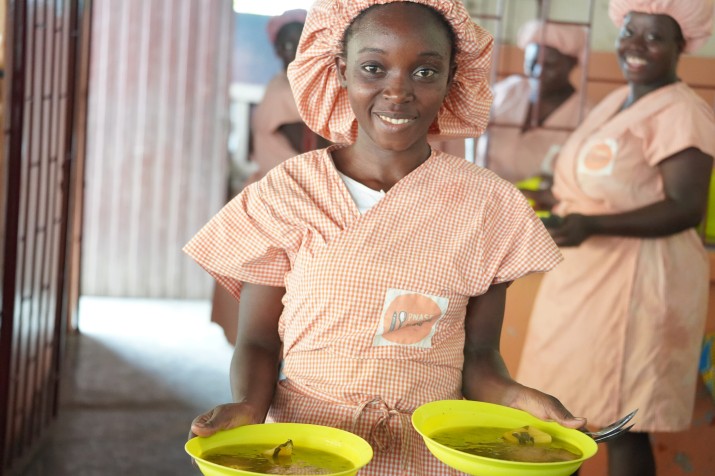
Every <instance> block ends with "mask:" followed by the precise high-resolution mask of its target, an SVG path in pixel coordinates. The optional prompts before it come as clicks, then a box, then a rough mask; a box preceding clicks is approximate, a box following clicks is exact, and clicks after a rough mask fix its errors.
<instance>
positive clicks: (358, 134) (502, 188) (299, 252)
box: [185, 0, 584, 476]
mask: <svg viewBox="0 0 715 476" xmlns="http://www.w3.org/2000/svg"><path fill="white" fill-rule="evenodd" d="M492 44H493V39H492V37H491V35H489V33H487V32H486V31H485V30H483V29H481V28H480V27H479V26H477V25H476V24H475V23H474V22H473V21H472V20H471V18H470V16H469V14H468V13H467V11H466V9H465V7H464V5H463V3H462V2H461V0H420V1H394V0H393V1H390V0H319V1H318V2H316V3H315V4H314V5H313V8H312V9H311V10H310V13H309V14H308V18H307V21H306V24H305V29H304V31H303V36H302V37H301V42H300V45H299V48H298V54H297V56H296V59H295V61H294V62H293V63H291V65H290V67H289V68H288V77H289V79H290V81H291V86H292V88H293V91H294V93H295V96H296V103H297V105H298V109H299V111H300V112H301V115H302V116H303V118H304V119H305V122H306V123H307V124H308V125H309V126H310V127H311V128H312V129H313V130H314V131H315V132H317V133H319V134H320V135H322V136H324V137H326V138H328V139H330V140H331V141H332V142H334V143H335V145H333V146H330V147H328V148H327V149H322V150H318V151H313V152H308V153H306V154H303V155H299V156H297V157H293V158H291V159H288V160H287V161H285V162H283V163H282V164H280V165H278V166H277V167H275V168H274V169H272V170H271V171H270V172H269V173H268V174H267V175H266V176H265V177H264V178H263V179H262V180H260V181H259V182H257V183H255V184H253V185H251V186H249V187H247V188H246V189H245V190H244V191H243V192H242V193H241V194H239V195H238V196H237V197H236V198H235V199H234V200H232V201H231V202H230V203H229V204H228V205H227V206H226V207H224V209H223V210H221V211H220V212H219V214H218V215H216V216H215V217H214V218H212V219H211V221H210V222H209V223H208V224H207V225H206V226H205V227H204V228H202V229H201V231H199V233H198V234H197V235H196V236H195V237H194V238H193V239H192V240H191V241H190V242H189V243H188V244H187V246H186V248H185V249H186V252H187V253H188V254H190V255H191V256H192V257H193V258H194V259H196V261H197V262H198V263H199V264H201V265H202V266H203V267H205V268H206V270H207V271H208V272H209V273H211V274H212V275H213V276H214V277H215V278H216V279H217V280H218V281H219V282H220V283H221V284H223V285H224V286H225V287H226V288H227V289H228V290H229V291H230V292H232V293H233V294H234V295H235V296H236V297H237V298H240V300H241V305H240V314H239V330H238V339H237V343H236V350H235V353H234V358H233V361H232V369H231V385H232V390H233V397H234V403H229V404H225V405H220V406H218V407H216V408H214V409H212V410H210V411H208V412H206V413H205V414H203V415H200V416H198V417H197V418H196V419H195V420H194V422H193V425H192V432H193V433H195V434H197V435H203V436H206V435H210V434H212V433H215V432H216V431H218V430H221V429H226V428H231V427H235V426H238V425H242V424H246V423H260V422H264V421H271V422H305V423H315V424H321V425H327V426H332V427H337V428H342V429H345V430H348V431H353V432H355V433H356V434H358V435H360V436H362V437H363V438H365V439H366V440H368V441H369V442H370V443H371V444H372V446H373V448H374V449H375V456H374V458H373V460H372V462H371V463H370V464H369V465H368V466H366V467H365V468H364V469H363V470H361V472H360V474H361V475H375V476H389V475H425V476H427V475H429V476H440V475H456V474H459V473H458V472H457V471H455V470H453V469H451V468H449V467H447V466H446V465H444V464H442V463H441V462H439V461H438V460H437V459H436V458H434V457H433V456H432V455H431V453H430V452H429V451H428V450H427V448H426V446H425V445H424V442H423V441H422V439H421V438H420V436H419V434H418V433H417V432H416V431H415V430H414V429H413V427H412V425H411V423H410V416H411V414H412V412H413V411H414V410H415V409H416V408H417V407H418V406H420V405H422V404H424V403H426V402H430V401H434V400H442V399H459V398H463V397H464V398H468V399H473V400H483V401H488V402H494V403H499V404H503V405H509V406H513V407H516V408H521V409H524V410H526V411H529V412H532V413H534V414H535V415H537V416H539V417H541V418H543V419H552V420H556V421H559V422H561V423H562V424H564V425H568V426H570V427H580V426H581V425H583V423H584V421H583V419H579V418H574V417H573V416H572V415H571V414H570V413H569V412H568V411H567V410H566V409H565V408H564V407H563V406H562V405H561V404H560V403H559V401H558V400H556V399H555V398H554V397H552V396H549V395H546V394H544V393H541V392H540V391H538V390H536V389H533V388H528V387H524V386H522V385H520V384H519V383H517V382H516V381H514V380H513V379H512V378H511V377H510V376H509V374H508V372H507V370H506V367H505V365H504V362H503V360H502V358H501V355H500V354H499V338H500V334H501V323H502V318H503V314H504V304H505V297H506V288H507V287H508V285H509V283H510V282H511V281H513V280H515V279H517V278H519V277H521V276H524V275H525V274H528V273H532V272H542V271H546V270H549V269H551V268H553V267H554V266H555V265H556V264H557V263H558V262H559V261H560V259H561V257H560V254H559V252H558V250H557V248H556V245H555V244H554V243H553V240H552V239H551V238H550V237H549V235H548V232H547V231H546V229H545V228H544V227H543V225H542V223H541V222H540V220H539V219H538V218H537V217H536V216H535V214H534V213H533V211H532V210H531V208H530V207H529V205H528V203H527V201H526V199H525V198H524V196H523V195H522V194H521V193H520V192H519V191H518V190H517V189H516V188H515V187H514V186H513V185H511V184H510V183H508V182H506V181H505V180H502V179H500V178H499V177H498V176H497V175H495V174H494V173H493V172H491V171H489V170H486V169H483V168H480V167H477V166H476V165H474V164H470V163H468V162H467V161H465V160H464V159H462V158H459V157H455V156H451V155H448V154H445V153H443V152H439V151H436V150H432V148H431V147H430V146H429V143H428V139H427V138H428V134H430V133H432V134H437V135H443V136H446V137H467V136H472V137H473V136H478V135H479V134H480V133H481V132H482V131H483V130H484V127H485V125H486V122H487V118H488V113H489V106H490V103H491V93H490V90H489V85H488V82H487V78H488V68H489V66H490V64H491V59H490V58H491V49H492ZM281 348H282V349H283V354H282V357H283V364H284V365H283V376H284V378H281V379H280V380H279V379H278V363H279V360H280V358H281V353H280V349H281Z"/></svg>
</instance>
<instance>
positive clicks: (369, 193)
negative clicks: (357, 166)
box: [338, 172, 385, 215]
mask: <svg viewBox="0 0 715 476" xmlns="http://www.w3.org/2000/svg"><path fill="white" fill-rule="evenodd" d="M338 175H340V178H341V179H343V182H344V183H345V186H346V187H347V188H348V192H349V193H350V196H351V197H352V199H353V201H354V202H355V205H357V208H358V210H359V211H360V214H361V215H362V214H364V213H365V212H366V211H368V210H369V209H371V208H372V207H373V206H374V205H375V204H376V203H377V202H379V201H380V200H381V199H382V197H384V196H385V192H384V190H379V191H378V190H373V189H371V188H370V187H368V186H366V185H363V184H361V183H360V182H358V181H357V180H355V179H351V178H350V177H348V176H347V175H345V174H343V173H340V172H338Z"/></svg>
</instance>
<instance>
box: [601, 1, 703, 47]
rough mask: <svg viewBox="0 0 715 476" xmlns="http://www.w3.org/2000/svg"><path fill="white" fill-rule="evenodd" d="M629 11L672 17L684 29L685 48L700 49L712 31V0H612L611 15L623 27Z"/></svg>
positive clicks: (609, 11) (615, 22)
mask: <svg viewBox="0 0 715 476" xmlns="http://www.w3.org/2000/svg"><path fill="white" fill-rule="evenodd" d="M630 12H640V13H647V14H649V15H668V16H670V17H672V18H673V19H674V20H675V21H676V22H677V23H678V25H680V29H681V31H682V32H683V37H684V38H685V50H684V51H685V52H686V53H692V52H693V51H695V50H697V49H698V48H699V47H701V46H702V45H703V44H705V42H706V41H708V38H710V36H711V35H712V31H713V0H611V2H610V4H609V5H608V15H609V16H610V17H611V21H613V23H614V24H615V25H616V26H617V27H618V28H620V27H621V25H623V19H624V18H625V17H626V15H628V13H630Z"/></svg>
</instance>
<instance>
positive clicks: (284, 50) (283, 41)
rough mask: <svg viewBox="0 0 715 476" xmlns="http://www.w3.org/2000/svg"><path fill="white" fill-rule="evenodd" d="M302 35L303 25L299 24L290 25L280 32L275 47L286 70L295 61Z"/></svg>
mask: <svg viewBox="0 0 715 476" xmlns="http://www.w3.org/2000/svg"><path fill="white" fill-rule="evenodd" d="M301 33H303V24H302V23H298V22H294V23H288V24H287V25H283V27H282V28H281V29H280V30H278V34H277V35H276V42H275V44H274V45H273V46H274V48H275V50H276V55H278V57H279V58H280V59H281V60H282V61H283V66H284V68H287V67H288V65H289V64H290V63H291V62H292V61H293V60H294V59H295V55H296V52H297V51H298V42H299V41H300V35H301Z"/></svg>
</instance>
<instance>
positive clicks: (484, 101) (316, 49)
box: [288, 0, 494, 143]
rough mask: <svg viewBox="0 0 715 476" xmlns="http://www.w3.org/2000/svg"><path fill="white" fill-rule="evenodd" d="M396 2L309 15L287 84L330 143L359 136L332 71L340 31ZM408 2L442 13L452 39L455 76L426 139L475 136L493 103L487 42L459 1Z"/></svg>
mask: <svg viewBox="0 0 715 476" xmlns="http://www.w3.org/2000/svg"><path fill="white" fill-rule="evenodd" d="M396 1H406V0H317V1H316V2H315V3H314V4H313V6H312V8H311V9H310V12H309V13H308V18H307V20H306V22H305V27H304V28H303V35H302V36H301V39H300V44H299V45H298V54H297V55H296V58H295V60H294V61H293V62H292V63H291V64H290V66H288V79H289V80H290V84H291V88H292V89H293V95H294V96H295V100H296V104H297V105H298V110H299V111H300V115H301V116H302V117H303V120H304V121H305V123H306V124H307V125H308V127H310V128H311V129H312V130H314V131H315V132H316V133H318V134H320V135H321V136H323V137H325V138H326V139H328V140H330V141H332V142H344V143H353V142H355V139H356V138H357V130H358V125H357V120H356V119H355V114H354V113H353V111H352V109H351V107H350V103H349V101H348V93H347V90H346V89H345V88H343V87H341V86H340V83H339V81H338V76H337V71H336V66H335V57H336V56H337V55H339V54H340V53H341V52H342V46H343V45H342V40H343V35H344V33H345V30H346V29H347V28H348V26H349V25H350V24H351V23H352V21H353V19H354V18H355V17H356V16H357V15H358V14H359V13H360V12H361V11H363V10H365V9H366V8H368V7H370V6H372V5H382V4H387V3H394V2H396ZM407 1H412V2H414V3H419V4H422V5H426V6H428V7H431V8H433V9H434V10H436V11H437V12H439V13H441V14H442V15H443V16H444V18H445V19H446V20H447V22H448V23H449V24H450V25H451V26H452V29H453V30H454V33H455V36H456V42H457V44H456V50H457V53H456V57H455V63H456V65H457V71H456V73H455V75H454V79H453V81H452V85H451V87H450V90H449V94H448V95H447V97H446V98H445V100H444V103H443V104H442V108H441V109H440V111H439V113H438V114H437V118H436V119H435V121H434V123H433V124H432V126H431V127H430V131H429V132H430V134H439V135H441V136H443V137H477V136H479V135H480V134H481V133H482V132H483V131H484V128H485V127H486V125H487V121H488V120H489V108H490V107H491V103H492V93H491V90H490V88H489V78H488V76H489V68H490V66H491V52H492V44H493V41H494V40H493V38H492V36H491V35H490V34H489V33H488V32H487V31H486V30H484V29H482V28H481V27H479V26H478V25H477V24H476V23H474V22H473V21H472V19H471V17H470V16H469V13H467V10H466V9H465V7H464V5H463V3H462V1H461V0H407Z"/></svg>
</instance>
